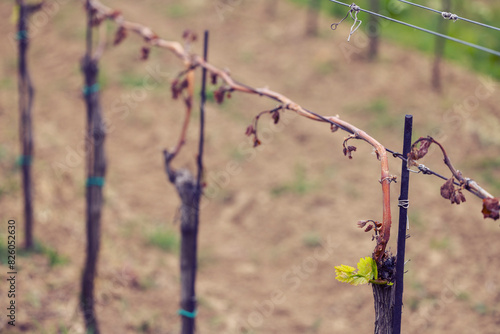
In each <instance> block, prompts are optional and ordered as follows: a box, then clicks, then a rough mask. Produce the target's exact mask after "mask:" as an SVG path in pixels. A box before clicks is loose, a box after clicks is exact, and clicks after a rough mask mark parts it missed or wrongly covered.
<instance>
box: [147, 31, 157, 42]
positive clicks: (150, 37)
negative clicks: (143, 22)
mask: <svg viewBox="0 0 500 334" xmlns="http://www.w3.org/2000/svg"><path fill="white" fill-rule="evenodd" d="M155 39H158V35H157V34H155V33H153V34H152V35H151V36H149V35H145V36H144V41H146V42H148V43H149V42H151V41H154V40H155Z"/></svg>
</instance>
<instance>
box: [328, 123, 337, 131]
mask: <svg viewBox="0 0 500 334" xmlns="http://www.w3.org/2000/svg"><path fill="white" fill-rule="evenodd" d="M338 129H339V127H338V126H336V125H335V124H332V125H331V126H330V130H332V132H335V131H337V130H338Z"/></svg>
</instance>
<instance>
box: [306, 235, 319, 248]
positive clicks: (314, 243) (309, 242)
mask: <svg viewBox="0 0 500 334" xmlns="http://www.w3.org/2000/svg"><path fill="white" fill-rule="evenodd" d="M302 243H303V244H304V246H306V247H309V248H315V247H320V246H321V236H320V235H319V234H318V233H316V232H308V233H307V234H305V235H304V237H303V238H302Z"/></svg>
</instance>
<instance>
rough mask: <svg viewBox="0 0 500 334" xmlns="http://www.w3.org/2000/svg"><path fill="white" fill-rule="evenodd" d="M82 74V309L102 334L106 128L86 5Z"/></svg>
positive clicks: (94, 333) (91, 330)
mask: <svg viewBox="0 0 500 334" xmlns="http://www.w3.org/2000/svg"><path fill="white" fill-rule="evenodd" d="M82 72H83V74H84V77H85V82H84V88H83V94H84V96H85V104H86V107H87V108H86V109H87V133H86V140H85V145H86V147H85V148H86V152H87V157H86V171H87V173H86V176H87V181H86V194H85V195H86V196H85V197H86V227H87V258H86V261H85V267H84V270H83V274H82V292H81V296H80V298H81V299H80V307H81V309H82V312H83V317H84V321H85V327H86V330H87V331H86V332H87V333H88V334H99V333H100V331H99V325H98V321H97V315H96V311H95V297H94V288H95V285H94V282H95V277H96V272H97V260H98V257H99V246H100V229H101V227H100V225H101V210H102V202H103V192H102V190H103V186H104V176H105V174H106V156H105V152H104V140H105V138H106V127H105V123H104V121H103V116H102V110H101V104H100V95H99V86H98V82H97V78H98V73H99V64H98V57H96V58H93V57H92V13H91V10H90V7H89V4H88V3H87V51H86V54H85V56H84V58H83V60H82Z"/></svg>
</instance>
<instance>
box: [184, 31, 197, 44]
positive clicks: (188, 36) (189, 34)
mask: <svg viewBox="0 0 500 334" xmlns="http://www.w3.org/2000/svg"><path fill="white" fill-rule="evenodd" d="M182 38H183V39H184V40H185V41H186V42H195V41H196V40H197V39H198V36H197V35H196V33H194V32H193V31H192V30H190V29H186V30H184V32H183V33H182Z"/></svg>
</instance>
